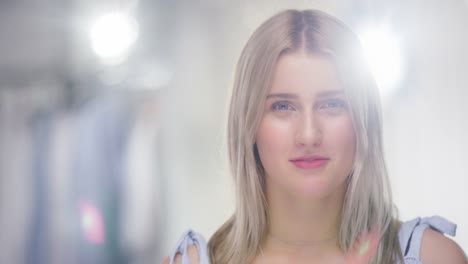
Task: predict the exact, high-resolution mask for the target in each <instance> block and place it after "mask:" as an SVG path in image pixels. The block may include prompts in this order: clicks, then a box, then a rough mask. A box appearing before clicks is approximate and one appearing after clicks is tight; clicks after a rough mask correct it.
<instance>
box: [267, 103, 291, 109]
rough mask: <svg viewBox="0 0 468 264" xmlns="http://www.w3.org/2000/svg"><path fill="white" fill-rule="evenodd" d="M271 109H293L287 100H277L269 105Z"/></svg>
mask: <svg viewBox="0 0 468 264" xmlns="http://www.w3.org/2000/svg"><path fill="white" fill-rule="evenodd" d="M271 108H272V110H274V111H288V110H294V108H293V107H292V106H291V104H289V103H288V102H277V103H274V104H272V105H271Z"/></svg>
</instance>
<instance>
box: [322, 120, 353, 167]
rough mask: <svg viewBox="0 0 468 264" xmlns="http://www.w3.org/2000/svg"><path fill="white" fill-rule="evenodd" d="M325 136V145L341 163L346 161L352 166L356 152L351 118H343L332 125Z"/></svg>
mask: <svg viewBox="0 0 468 264" xmlns="http://www.w3.org/2000/svg"><path fill="white" fill-rule="evenodd" d="M326 134H328V137H327V139H326V141H327V143H326V144H327V145H329V146H331V147H332V148H333V152H335V153H337V154H338V155H339V156H340V157H341V159H343V162H346V161H347V163H351V165H352V163H353V162H354V155H355V151H356V135H355V133H354V128H353V124H352V122H351V118H344V119H343V120H340V122H336V123H334V124H332V125H331V126H330V127H329V128H328V129H327V133H326ZM348 165H349V164H348Z"/></svg>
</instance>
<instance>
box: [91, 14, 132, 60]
mask: <svg viewBox="0 0 468 264" xmlns="http://www.w3.org/2000/svg"><path fill="white" fill-rule="evenodd" d="M137 36H138V25H137V23H136V21H135V20H134V19H132V18H130V17H128V16H125V15H124V14H120V13H110V14H107V15H103V16H101V17H99V18H98V19H96V21H95V22H94V23H93V25H92V27H91V31H90V37H91V46H92V48H93V50H94V52H95V53H96V54H97V55H98V56H99V57H101V58H102V59H109V60H112V59H118V58H121V57H123V56H125V55H126V54H127V53H128V50H129V48H130V47H131V45H132V44H133V43H134V42H135V40H136V39H137Z"/></svg>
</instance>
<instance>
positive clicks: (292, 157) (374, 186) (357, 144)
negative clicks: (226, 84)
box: [164, 10, 468, 264]
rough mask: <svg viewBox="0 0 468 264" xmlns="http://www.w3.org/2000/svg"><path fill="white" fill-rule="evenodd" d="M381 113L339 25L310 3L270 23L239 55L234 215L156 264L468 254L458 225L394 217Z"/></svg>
mask: <svg viewBox="0 0 468 264" xmlns="http://www.w3.org/2000/svg"><path fill="white" fill-rule="evenodd" d="M380 111H381V109H380V103H379V95H378V90H377V87H376V84H375V81H374V79H373V78H372V75H371V73H370V71H369V69H368V68H367V66H366V64H365V62H364V61H363V56H362V51H361V48H360V44H359V41H358V39H357V37H356V36H355V35H354V34H353V33H352V32H351V31H350V30H349V29H348V28H347V27H346V26H345V25H344V24H343V23H341V22H340V21H338V20H337V19H335V18H333V17H331V16H329V15H327V14H324V13H322V12H319V11H313V10H305V11H296V10H287V11H284V12H281V13H279V14H277V15H275V16H273V17H272V18H270V19H269V20H267V21H266V22H265V23H264V24H262V25H261V26H260V27H259V28H258V29H257V30H256V31H255V32H254V33H253V35H252V36H251V38H250V39H249V41H248V42H247V44H246V46H245V48H244V50H243V52H242V54H241V57H240V59H239V62H238V65H237V69H236V75H235V82H234V87H233V91H232V96H231V104H230V111H229V119H228V148H229V159H230V165H231V170H232V174H233V176H234V180H235V184H236V195H237V201H236V202H237V203H236V210H235V213H234V214H233V216H232V217H231V218H230V219H229V220H228V221H227V222H226V223H225V224H224V225H223V226H221V227H220V228H219V229H218V230H217V232H216V233H215V234H214V235H213V236H212V237H211V239H210V241H209V244H208V246H206V244H205V242H204V239H203V237H201V236H200V235H198V234H196V233H194V232H192V231H189V232H187V233H186V234H185V235H184V236H183V237H182V239H181V241H180V242H179V243H178V246H177V248H176V250H175V251H174V253H173V254H172V255H171V256H170V257H169V258H168V259H166V260H165V262H164V263H171V264H172V263H174V262H175V263H213V264H239V263H254V264H257V263H281V264H283V263H347V264H350V263H379V264H380V263H421V262H422V263H424V264H430V263H468V262H467V260H466V257H465V256H464V253H463V251H462V250H461V249H460V247H458V245H456V244H455V243H454V242H453V241H452V240H450V239H448V238H446V237H445V236H444V235H443V234H441V233H443V232H446V233H449V234H451V235H454V233H455V225H454V224H452V223H450V222H448V221H447V220H445V219H443V218H440V217H431V218H422V219H421V218H416V219H414V220H412V221H409V222H404V223H400V221H399V220H398V216H397V215H396V212H395V210H394V206H393V202H392V196H391V191H390V185H389V182H388V176H387V171H386V168H385V162H384V158H383V149H382V138H381V134H382V131H381V130H382V125H381V115H380ZM427 227H431V228H427Z"/></svg>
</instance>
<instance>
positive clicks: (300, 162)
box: [290, 155, 330, 170]
mask: <svg viewBox="0 0 468 264" xmlns="http://www.w3.org/2000/svg"><path fill="white" fill-rule="evenodd" d="M329 160H330V159H329V158H327V157H323V156H318V155H311V156H302V157H298V158H295V159H292V160H290V161H291V162H292V163H293V164H294V166H296V167H298V168H300V169H305V170H310V169H317V168H320V167H323V166H325V165H326V164H327V162H328V161H329Z"/></svg>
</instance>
